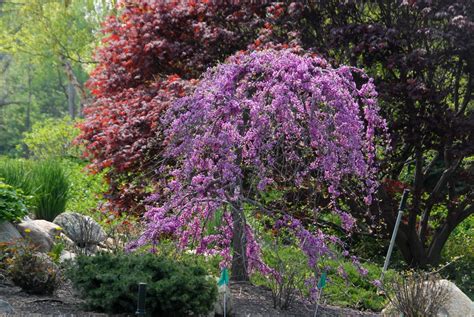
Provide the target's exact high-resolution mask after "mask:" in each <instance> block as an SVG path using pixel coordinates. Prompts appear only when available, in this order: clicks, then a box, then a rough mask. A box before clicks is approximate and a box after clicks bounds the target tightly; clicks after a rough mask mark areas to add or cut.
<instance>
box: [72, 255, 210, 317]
mask: <svg viewBox="0 0 474 317" xmlns="http://www.w3.org/2000/svg"><path fill="white" fill-rule="evenodd" d="M67 275H68V276H69V277H70V279H71V280H72V282H73V284H74V286H75V287H76V288H77V289H78V290H79V292H80V293H81V295H82V297H83V298H84V299H85V300H86V303H87V305H88V308H90V309H94V310H100V311H104V312H107V313H118V312H120V313H126V312H129V313H133V312H135V309H136V305H137V290H138V283H139V282H145V283H147V284H148V285H147V299H146V300H147V301H146V307H147V311H148V312H149V313H150V314H151V315H152V316H184V315H188V314H191V313H193V314H205V313H207V312H209V311H210V310H211V308H212V306H213V303H214V300H215V298H216V294H217V288H216V285H215V281H214V280H213V279H209V278H207V277H206V271H205V270H204V269H202V268H200V267H195V266H188V265H185V264H183V263H178V262H173V261H171V260H169V259H166V258H163V257H157V256H155V255H153V254H144V255H137V254H122V255H112V254H99V255H97V256H94V257H87V256H79V257H78V258H77V262H76V263H75V264H73V265H72V266H71V267H70V268H69V269H68V271H67Z"/></svg>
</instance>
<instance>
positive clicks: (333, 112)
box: [138, 50, 386, 272]
mask: <svg viewBox="0 0 474 317" xmlns="http://www.w3.org/2000/svg"><path fill="white" fill-rule="evenodd" d="M355 77H356V78H357V80H356V79H355ZM376 97H377V93H376V91H375V88H374V85H373V82H372V80H371V79H370V78H368V77H367V76H366V75H365V74H364V73H363V72H362V71H361V70H358V69H353V68H350V67H345V66H344V67H340V68H332V67H330V66H329V65H328V63H327V62H326V61H325V60H323V59H321V58H319V57H316V56H311V55H303V56H301V55H296V54H294V53H292V52H291V51H288V50H282V51H274V50H267V51H260V52H253V53H250V54H240V55H236V56H234V57H231V58H230V59H228V61H227V62H226V63H224V64H221V65H219V66H217V67H214V68H212V69H209V70H208V71H207V72H206V73H205V74H204V76H203V78H202V79H201V81H200V83H199V84H198V86H197V88H196V90H195V91H194V93H193V94H192V95H190V96H187V97H184V98H181V99H179V100H178V101H177V102H175V103H174V104H173V105H172V106H171V107H170V108H169V109H168V110H167V112H166V114H165V115H164V117H163V122H162V124H163V125H164V126H165V127H166V131H165V135H166V136H167V138H166V140H165V153H164V159H163V161H162V162H161V164H160V167H159V168H158V170H157V172H158V173H159V174H160V177H161V179H162V183H161V185H160V186H159V188H157V189H156V193H155V194H154V195H153V196H152V197H150V205H151V206H150V208H149V209H148V212H147V213H146V218H147V219H148V228H147V230H146V232H145V234H144V235H143V236H142V237H141V238H140V240H139V241H138V243H139V244H145V243H148V242H150V241H156V240H159V239H161V238H163V237H170V236H172V237H174V238H175V239H177V241H178V243H179V246H180V247H181V248H189V247H191V248H194V249H196V250H197V252H199V253H209V254H220V255H221V256H222V257H223V259H224V263H228V262H229V261H230V259H231V240H232V234H233V231H232V216H231V208H230V207H231V206H235V204H241V205H253V206H254V207H255V208H260V209H262V210H265V212H266V214H267V215H269V216H273V217H274V220H275V222H278V221H279V222H278V224H277V225H276V227H275V228H281V227H283V226H286V227H287V228H289V229H292V230H293V233H294V234H295V236H296V237H297V238H298V240H299V241H300V246H301V248H302V250H303V251H304V252H305V253H306V254H307V256H308V260H309V264H310V265H311V266H315V265H316V263H317V261H318V258H319V257H320V256H322V255H324V254H327V253H328V252H329V247H328V243H331V242H337V241H335V240H336V239H335V238H334V237H329V236H327V235H325V234H324V233H323V232H322V231H321V230H315V231H314V232H313V231H310V230H309V229H306V228H304V226H303V225H302V224H301V222H299V221H298V220H297V219H295V218H294V217H292V216H291V211H288V210H287V211H283V210H272V209H271V208H272V207H271V206H265V203H264V202H262V200H261V199H259V197H261V196H259V194H260V193H262V192H265V191H267V190H270V189H277V190H278V188H279V186H280V185H282V184H284V185H285V188H287V186H288V185H290V186H293V188H296V189H298V188H300V187H302V186H305V187H308V186H312V187H314V188H315V190H321V191H325V192H326V193H327V195H328V197H329V199H330V201H331V203H330V206H331V209H332V210H333V212H334V213H336V214H337V215H339V216H340V218H341V220H342V223H343V226H344V228H346V229H347V230H350V229H351V228H352V227H353V225H354V222H355V221H354V219H353V217H352V216H351V215H350V214H349V213H347V212H344V211H342V210H341V209H340V208H339V207H338V199H339V197H340V196H341V195H343V194H344V192H345V189H346V187H347V186H352V187H357V188H358V189H359V190H360V192H363V193H364V195H365V197H366V199H365V201H366V203H367V204H369V203H370V202H371V196H372V194H373V193H374V191H375V189H376V187H377V185H378V184H377V181H376V175H375V172H376V164H375V155H376V150H377V147H378V146H379V145H384V144H385V143H384V140H385V137H384V133H385V130H386V125H385V121H384V120H383V119H382V118H381V117H380V116H379V114H378V113H379V109H378V106H377V102H376ZM285 212H286V213H288V218H285V219H283V218H282V214H284V213H285ZM216 217H218V218H219V219H218V220H219V221H217V222H215V223H216V225H215V227H214V228H212V230H209V228H208V226H207V224H208V223H209V222H212V221H214V220H216ZM210 231H212V233H210ZM245 238H246V245H247V256H248V262H249V263H248V265H249V268H250V269H259V270H263V271H267V272H268V268H267V267H266V266H265V265H264V263H262V261H261V256H260V246H259V243H258V240H259V238H258V236H257V235H255V234H254V231H253V229H252V227H251V226H250V225H249V223H247V224H246V235H245Z"/></svg>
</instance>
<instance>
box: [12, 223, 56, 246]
mask: <svg viewBox="0 0 474 317" xmlns="http://www.w3.org/2000/svg"><path fill="white" fill-rule="evenodd" d="M16 227H17V229H18V231H19V232H20V233H21V234H22V235H23V237H25V238H26V239H28V240H29V241H30V242H31V243H32V244H33V245H34V246H36V247H37V250H38V251H39V252H43V253H47V252H49V251H51V248H52V247H53V245H54V240H55V237H56V236H60V235H61V228H60V227H59V226H58V225H56V224H54V223H52V222H49V221H46V220H27V221H23V222H21V223H19V224H18V225H17V226H16Z"/></svg>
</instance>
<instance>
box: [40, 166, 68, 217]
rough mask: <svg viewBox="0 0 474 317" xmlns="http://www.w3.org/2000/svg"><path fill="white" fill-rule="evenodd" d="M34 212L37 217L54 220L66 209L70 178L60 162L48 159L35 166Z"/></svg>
mask: <svg viewBox="0 0 474 317" xmlns="http://www.w3.org/2000/svg"><path fill="white" fill-rule="evenodd" d="M32 179H33V181H32V182H33V184H34V188H35V192H34V198H33V202H34V210H33V211H34V214H35V217H36V219H44V220H48V221H53V220H54V218H55V217H56V216H57V215H59V214H60V213H62V212H64V211H65V210H66V203H67V200H68V193H69V187H70V183H69V179H68V177H67V175H66V172H65V170H64V169H63V167H62V166H61V164H60V163H59V162H56V161H52V160H47V161H41V162H38V163H37V164H35V165H34V166H33V170H32Z"/></svg>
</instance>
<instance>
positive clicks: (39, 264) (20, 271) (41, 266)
mask: <svg viewBox="0 0 474 317" xmlns="http://www.w3.org/2000/svg"><path fill="white" fill-rule="evenodd" d="M30 242H31V241H30V240H29V239H26V240H19V241H17V242H16V243H14V244H11V245H9V246H7V247H0V249H1V251H2V253H4V254H6V259H3V261H2V262H3V263H5V262H6V272H7V274H8V276H9V277H10V278H11V280H12V281H13V283H15V284H16V285H18V286H20V287H21V288H22V289H23V291H25V292H26V293H29V294H38V295H51V294H52V293H53V292H54V290H55V289H56V288H57V287H58V286H59V284H60V281H61V280H60V275H59V268H58V267H57V266H56V264H54V263H53V261H52V260H51V259H50V258H49V257H48V256H47V255H45V254H42V253H38V252H36V248H35V247H34V246H33V244H31V243H30ZM5 260H6V261H5ZM4 266H5V264H4Z"/></svg>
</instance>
